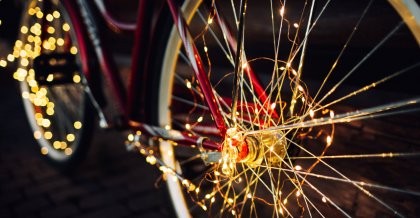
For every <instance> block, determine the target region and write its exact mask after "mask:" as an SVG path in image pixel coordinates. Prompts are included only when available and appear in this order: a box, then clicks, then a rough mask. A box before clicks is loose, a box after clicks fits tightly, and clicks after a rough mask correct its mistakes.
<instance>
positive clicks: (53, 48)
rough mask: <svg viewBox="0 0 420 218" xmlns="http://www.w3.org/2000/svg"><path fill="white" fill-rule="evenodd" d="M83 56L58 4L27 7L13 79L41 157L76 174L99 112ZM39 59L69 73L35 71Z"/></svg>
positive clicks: (36, 3)
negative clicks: (87, 85) (86, 84)
mask: <svg viewBox="0 0 420 218" xmlns="http://www.w3.org/2000/svg"><path fill="white" fill-rule="evenodd" d="M46 7H48V8H46ZM78 51H79V47H78V44H77V41H76V37H75V32H74V30H73V25H72V23H71V20H70V18H69V15H68V13H67V11H66V9H65V8H64V7H63V6H62V5H61V4H60V3H59V2H58V1H36V0H32V1H28V2H27V3H26V4H25V7H24V9H23V13H22V20H21V26H20V32H19V40H17V41H16V43H15V46H14V53H13V55H14V56H15V57H16V58H17V60H18V70H17V71H16V72H15V73H14V78H15V79H16V80H18V82H19V87H20V92H21V94H22V100H23V105H24V108H25V112H26V116H27V119H28V121H29V124H30V127H31V129H32V131H33V135H34V138H35V139H36V143H37V144H38V145H39V146H40V151H41V154H42V156H43V157H45V159H46V160H47V161H48V162H50V163H51V164H52V165H53V166H54V167H56V168H58V169H60V170H64V171H68V170H73V169H75V168H76V166H77V164H78V163H80V161H81V160H82V159H83V158H84V157H85V155H86V153H87V150H88V148H89V143H90V139H91V135H92V132H93V122H94V110H93V108H92V106H91V103H90V101H89V99H88V96H87V94H86V92H85V91H84V88H83V85H82V83H83V82H82V80H83V75H82V74H81V73H80V72H81V67H80V59H79V58H80V57H79V54H78ZM41 55H43V57H42V58H44V60H41ZM37 60H39V63H41V62H42V61H44V62H47V61H48V62H51V61H55V62H59V61H62V62H65V64H64V65H62V66H59V67H61V68H64V70H60V68H54V67H56V66H57V65H54V64H51V65H43V66H41V67H39V70H38V69H37V72H35V70H34V69H35V65H36V63H35V62H37ZM44 62H42V63H44ZM73 68H74V69H73ZM51 69H52V70H51ZM69 69H71V70H69ZM45 72H48V73H45ZM41 74H45V76H44V77H42V75H41ZM36 75H39V76H36ZM63 78H67V80H65V79H63Z"/></svg>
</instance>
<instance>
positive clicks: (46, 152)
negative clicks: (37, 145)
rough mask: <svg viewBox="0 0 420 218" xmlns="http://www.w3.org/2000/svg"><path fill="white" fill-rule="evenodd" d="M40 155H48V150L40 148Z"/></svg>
mask: <svg viewBox="0 0 420 218" xmlns="http://www.w3.org/2000/svg"><path fill="white" fill-rule="evenodd" d="M41 154H43V155H47V154H48V148H46V147H42V148H41Z"/></svg>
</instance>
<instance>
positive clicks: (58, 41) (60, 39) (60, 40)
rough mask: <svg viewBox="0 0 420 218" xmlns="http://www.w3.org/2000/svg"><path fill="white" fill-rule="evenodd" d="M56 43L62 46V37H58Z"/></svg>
mask: <svg viewBox="0 0 420 218" xmlns="http://www.w3.org/2000/svg"><path fill="white" fill-rule="evenodd" d="M57 45H59V46H63V45H64V39H62V38H58V39H57Z"/></svg>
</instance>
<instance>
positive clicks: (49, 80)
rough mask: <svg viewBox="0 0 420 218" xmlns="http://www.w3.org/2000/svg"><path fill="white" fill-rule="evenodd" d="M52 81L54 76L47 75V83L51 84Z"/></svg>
mask: <svg viewBox="0 0 420 218" xmlns="http://www.w3.org/2000/svg"><path fill="white" fill-rule="evenodd" d="M53 80H54V75H53V74H48V76H47V81H48V82H52V81H53Z"/></svg>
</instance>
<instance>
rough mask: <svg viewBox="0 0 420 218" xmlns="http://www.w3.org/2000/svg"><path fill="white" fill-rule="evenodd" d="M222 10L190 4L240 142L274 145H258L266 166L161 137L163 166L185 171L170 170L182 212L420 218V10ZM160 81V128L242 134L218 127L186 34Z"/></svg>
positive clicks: (401, 5) (220, 5)
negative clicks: (210, 156)
mask: <svg viewBox="0 0 420 218" xmlns="http://www.w3.org/2000/svg"><path fill="white" fill-rule="evenodd" d="M241 2H248V3H247V4H248V5H247V7H246V8H247V9H246V14H245V24H244V27H245V28H244V29H245V32H244V45H243V46H242V47H243V51H244V57H243V58H242V62H241V63H240V66H242V67H241V68H242V69H241V74H240V75H241V76H240V77H239V78H240V83H239V90H240V92H239V97H238V99H239V101H238V107H237V114H236V116H235V119H236V120H231V114H230V113H231V109H232V108H231V107H230V105H231V102H232V99H233V98H232V95H231V94H232V92H231V91H232V87H233V82H232V80H233V71H234V66H233V65H234V59H235V55H236V54H235V53H236V52H235V47H236V45H235V43H234V42H232V39H231V38H230V36H231V35H233V36H234V37H233V38H236V35H237V34H238V33H237V29H238V27H237V25H238V23H239V20H240V18H239V16H240V12H239V10H240V6H239V5H240V3H241ZM212 3H215V4H212ZM212 3H207V4H205V3H203V4H201V3H199V2H195V1H186V3H185V4H184V16H185V18H186V19H187V20H188V22H189V24H190V30H191V32H192V35H193V38H194V39H195V42H196V45H197V48H198V50H199V52H200V55H201V57H202V59H203V60H204V61H203V64H204V65H205V66H204V67H205V69H206V70H207V72H208V76H209V79H210V81H211V84H212V88H213V92H214V93H215V95H216V97H217V103H218V105H219V108H220V110H221V111H222V114H223V119H224V120H225V122H226V125H228V126H229V127H230V128H231V130H233V131H234V132H233V135H235V134H248V135H252V136H254V137H260V138H263V139H264V138H265V139H267V140H266V141H268V142H264V140H259V141H258V143H255V144H256V145H255V147H257V148H258V150H259V151H261V152H262V153H263V155H262V156H259V157H260V158H259V159H258V161H256V160H253V161H248V162H247V161H237V162H235V160H236V158H232V157H230V156H229V155H227V156H226V157H227V158H226V160H225V159H224V158H222V159H220V161H217V162H214V163H211V164H210V165H208V164H206V163H204V162H203V161H202V159H201V158H200V157H201V156H200V154H201V151H199V149H198V148H196V147H194V146H193V147H192V148H186V147H181V146H177V145H176V144H174V143H171V142H161V144H160V151H161V155H162V159H163V160H164V161H165V162H166V164H168V165H169V166H170V167H172V168H173V169H176V171H177V173H178V174H179V175H180V177H178V178H176V177H175V176H173V175H171V173H168V172H167V174H168V175H167V180H168V187H169V192H170V195H171V197H172V201H173V204H174V207H175V209H176V211H177V214H178V215H179V216H181V217H184V216H190V215H192V216H194V217H198V216H201V215H202V214H203V213H204V214H208V215H210V216H212V215H215V216H228V215H232V216H251V217H279V216H290V217H295V216H303V217H312V216H315V217H324V216H334V217H335V216H367V217H369V216H370V217H372V216H395V215H397V216H415V215H416V213H418V209H419V208H418V206H415V205H417V204H416V202H417V201H418V200H419V196H420V187H419V185H418V183H416V182H415V181H416V180H417V179H416V176H415V174H416V173H418V171H417V170H416V169H413V168H412V167H410V166H412V165H413V164H418V163H419V154H420V152H419V149H418V146H413V145H418V140H419V138H418V134H417V133H418V131H419V129H420V125H419V123H418V122H417V121H416V120H418V118H419V117H418V114H416V113H413V112H416V111H418V110H419V104H418V102H419V100H420V99H419V98H420V91H419V89H418V88H417V87H416V85H415V83H413V82H412V80H414V78H416V76H415V72H416V71H417V72H418V70H419V69H420V68H419V61H420V60H419V57H420V52H419V46H418V43H419V42H420V38H419V32H420V30H419V26H420V25H419V21H418V20H419V19H420V18H419V12H418V11H419V9H418V5H417V4H416V3H415V2H414V1H389V3H391V4H388V2H385V1H351V2H350V1H317V2H316V3H317V4H315V1H287V2H286V1H263V2H261V1H251V0H250V1H213V2H212ZM217 15H220V16H221V17H223V19H224V25H226V27H222V23H221V22H219V21H217ZM308 23H309V24H308ZM227 29H230V30H231V32H232V33H228V31H227ZM413 36H414V37H413ZM248 67H250V68H252V69H253V70H254V71H255V72H256V73H257V74H258V75H259V76H260V79H261V81H262V82H261V83H262V84H263V88H264V91H265V92H266V94H267V99H268V100H267V101H262V100H261V98H260V97H259V94H256V91H255V89H256V88H255V86H254V85H253V84H252V82H251V81H250V79H249V78H248V77H247V76H246V74H247V73H246V72H247V70H246V69H247V68H248ZM159 79H160V80H159V81H160V83H159V84H160V86H159V87H160V89H159V95H158V96H159V101H158V104H157V105H156V106H155V109H156V110H157V111H158V114H157V116H158V117H157V119H158V124H159V125H160V126H162V127H166V128H172V129H177V130H181V131H185V132H188V133H190V134H193V135H196V136H202V137H207V138H210V139H212V140H216V141H222V142H223V143H224V146H225V147H229V144H228V143H229V137H226V138H223V137H221V136H220V132H219V130H218V129H217V128H216V127H215V125H214V121H213V118H212V117H211V115H210V112H209V110H208V108H207V106H206V104H205V102H204V100H203V93H202V90H201V88H200V86H199V84H198V83H197V80H196V78H195V75H194V73H193V71H192V69H191V63H189V61H188V59H187V58H186V55H185V51H184V50H183V49H182V48H181V46H180V40H179V37H178V36H177V33H176V32H175V30H173V32H172V35H171V36H170V39H169V41H168V46H167V49H166V53H165V56H164V59H163V64H162V70H161V73H160V78H159ZM400 83H402V84H404V85H399V84H400ZM267 102H269V104H267ZM391 115H393V116H391ZM273 132H274V133H276V134H277V136H276V138H273V135H275V134H273ZM231 133H232V132H231ZM258 134H259V135H258ZM248 144H252V143H249V142H248ZM375 145H376V146H375ZM223 154H226V153H223ZM223 157H225V156H223ZM273 157H275V158H273ZM232 159H233V160H232ZM226 166H227V167H228V168H229V169H228V170H226ZM414 171H416V172H414ZM179 178H183V179H179ZM183 187H184V188H183ZM396 199H399V200H396ZM402 199H403V200H402ZM401 202H405V203H401ZM416 211H417V212H416Z"/></svg>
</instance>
